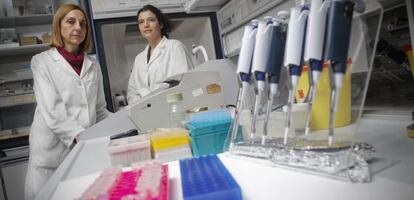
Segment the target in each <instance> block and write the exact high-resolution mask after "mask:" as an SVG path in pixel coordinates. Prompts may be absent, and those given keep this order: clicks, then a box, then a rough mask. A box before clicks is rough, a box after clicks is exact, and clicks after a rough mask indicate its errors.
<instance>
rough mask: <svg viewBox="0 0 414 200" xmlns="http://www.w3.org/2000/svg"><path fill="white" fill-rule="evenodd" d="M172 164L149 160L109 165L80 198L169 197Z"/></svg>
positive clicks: (127, 199)
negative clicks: (128, 167) (131, 164)
mask: <svg viewBox="0 0 414 200" xmlns="http://www.w3.org/2000/svg"><path fill="white" fill-rule="evenodd" d="M167 199H168V166H167V165H161V164H160V163H154V162H148V163H146V164H140V165H137V167H132V170H128V171H122V168H121V167H109V168H107V169H105V170H104V171H103V172H102V173H101V174H100V176H99V177H98V178H97V179H96V180H95V182H94V183H93V184H92V185H91V186H89V188H88V189H87V190H86V191H85V192H84V193H83V194H82V196H81V197H80V198H79V200H167Z"/></svg>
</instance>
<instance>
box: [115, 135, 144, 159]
mask: <svg viewBox="0 0 414 200" xmlns="http://www.w3.org/2000/svg"><path fill="white" fill-rule="evenodd" d="M108 153H109V157H110V160H111V164H112V165H113V166H116V165H122V166H128V165H130V164H131V163H134V162H138V161H143V160H150V159H151V147H150V141H149V137H148V135H147V134H143V135H137V136H131V137H124V138H121V139H115V140H111V141H110V142H109V145H108Z"/></svg>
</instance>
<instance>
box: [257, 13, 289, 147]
mask: <svg viewBox="0 0 414 200" xmlns="http://www.w3.org/2000/svg"><path fill="white" fill-rule="evenodd" d="M288 17H289V12H287V11H280V12H279V13H278V18H274V19H273V28H272V33H271V41H270V50H269V53H270V55H269V56H268V61H267V63H268V64H267V67H266V73H267V77H268V82H269V98H268V101H267V109H266V115H265V121H264V126H263V136H262V145H265V143H266V137H267V135H268V123H269V116H270V112H271V110H272V105H273V99H274V96H275V95H276V93H277V87H278V84H279V79H280V71H281V68H282V66H283V56H284V55H285V44H286V31H287V24H286V19H287V18H288Z"/></svg>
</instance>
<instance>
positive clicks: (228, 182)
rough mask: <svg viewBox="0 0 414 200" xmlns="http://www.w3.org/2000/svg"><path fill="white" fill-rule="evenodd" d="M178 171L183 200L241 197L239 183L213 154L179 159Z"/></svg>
mask: <svg viewBox="0 0 414 200" xmlns="http://www.w3.org/2000/svg"><path fill="white" fill-rule="evenodd" d="M180 171H181V185H182V189H183V197H184V199H185V200H193V199H194V200H211V199H217V200H218V199H220V200H238V199H242V195H241V194H242V193H241V189H240V187H239V185H238V184H237V182H236V181H235V180H234V178H233V177H232V176H231V174H230V173H229V171H228V170H227V169H226V167H225V166H224V165H223V163H222V162H221V161H220V159H219V158H218V157H217V156H215V155H211V156H203V157H199V158H192V159H186V160H180Z"/></svg>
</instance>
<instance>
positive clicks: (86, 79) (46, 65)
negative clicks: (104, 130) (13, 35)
mask: <svg viewBox="0 0 414 200" xmlns="http://www.w3.org/2000/svg"><path fill="white" fill-rule="evenodd" d="M31 67H32V72H33V80H34V92H35V96H36V102H37V107H36V111H35V115H34V119H33V123H32V127H31V130H30V138H29V144H30V158H29V166H28V170H27V175H26V186H25V199H34V198H35V195H37V193H38V192H39V191H40V189H41V187H42V186H43V185H45V183H46V182H47V180H48V179H49V178H50V176H51V175H52V174H53V172H54V171H55V170H56V168H57V167H58V166H59V165H60V163H62V161H63V160H64V159H65V157H66V155H67V154H68V153H69V151H70V146H71V145H72V143H73V141H74V138H75V137H76V136H77V135H78V134H80V133H81V132H82V131H84V130H85V129H86V128H88V127H90V126H92V125H93V124H95V123H96V122H98V121H100V120H102V119H104V118H105V117H106V116H108V115H109V112H108V111H107V110H106V103H105V97H104V92H103V83H102V74H101V69H100V66H99V64H98V63H97V62H96V60H95V59H93V58H91V57H89V56H88V55H85V57H84V61H83V66H82V71H81V74H80V76H79V75H78V74H76V72H75V70H73V68H72V67H71V65H70V64H69V63H68V62H67V61H66V60H65V58H64V57H63V56H62V55H60V54H59V52H58V51H57V49H56V48H51V49H50V50H47V51H44V52H42V53H39V54H37V55H35V56H33V58H32V61H31Z"/></svg>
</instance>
